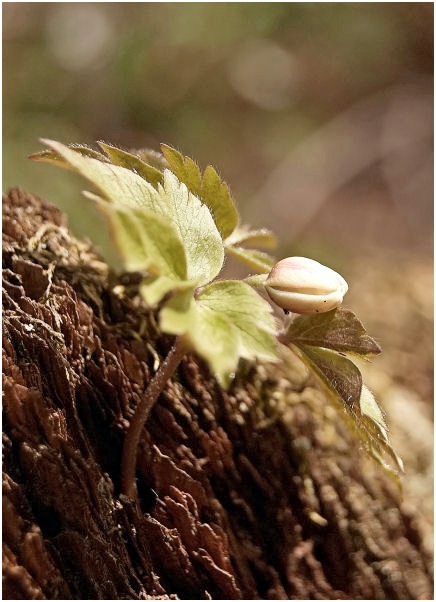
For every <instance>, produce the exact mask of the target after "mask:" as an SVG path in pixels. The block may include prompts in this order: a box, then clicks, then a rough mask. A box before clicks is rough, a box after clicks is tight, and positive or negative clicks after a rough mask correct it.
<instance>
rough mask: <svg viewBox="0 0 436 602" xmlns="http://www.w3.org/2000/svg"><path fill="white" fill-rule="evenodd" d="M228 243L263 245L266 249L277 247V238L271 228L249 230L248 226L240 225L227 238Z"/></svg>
mask: <svg viewBox="0 0 436 602" xmlns="http://www.w3.org/2000/svg"><path fill="white" fill-rule="evenodd" d="M225 242H226V245H228V246H229V247H230V246H241V245H242V246H248V247H261V248H264V249H275V248H276V247H277V239H276V237H275V236H274V234H273V233H272V232H271V230H267V229H266V228H260V229H259V230H249V229H248V228H247V227H246V226H239V227H238V228H236V230H234V231H233V232H232V234H231V235H230V236H229V237H228V238H226V241H225Z"/></svg>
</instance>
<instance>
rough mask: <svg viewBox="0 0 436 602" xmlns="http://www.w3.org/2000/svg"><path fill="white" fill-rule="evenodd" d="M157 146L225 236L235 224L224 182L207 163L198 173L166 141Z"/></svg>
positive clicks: (189, 160) (193, 163) (235, 211)
mask: <svg viewBox="0 0 436 602" xmlns="http://www.w3.org/2000/svg"><path fill="white" fill-rule="evenodd" d="M161 148H162V152H163V154H164V157H165V159H166V160H167V162H168V164H169V167H170V169H171V171H172V172H173V173H174V174H175V175H176V176H177V177H178V179H179V180H180V181H181V182H183V183H184V184H186V186H187V187H188V189H189V190H190V191H191V192H192V193H194V194H195V195H196V196H198V197H199V198H200V199H201V200H202V201H203V203H205V204H206V205H207V206H208V207H209V209H210V211H211V213H212V215H213V218H214V220H215V223H216V226H217V228H218V230H219V232H220V234H221V236H222V237H223V238H226V237H227V236H229V235H230V234H231V233H232V232H233V230H234V229H235V228H236V226H237V224H238V212H237V210H236V207H235V205H234V202H233V199H232V197H231V194H230V190H229V187H228V186H227V184H226V183H225V182H224V181H223V180H222V179H221V178H220V177H219V175H218V174H217V172H216V171H215V169H214V168H213V167H212V166H211V165H208V166H207V167H206V169H205V171H204V173H203V175H202V174H201V171H200V168H199V167H198V165H197V164H196V163H195V161H193V160H192V159H191V158H190V157H184V156H183V155H182V154H181V153H179V152H178V151H176V150H175V149H174V148H172V147H170V146H167V145H166V144H162V145H161Z"/></svg>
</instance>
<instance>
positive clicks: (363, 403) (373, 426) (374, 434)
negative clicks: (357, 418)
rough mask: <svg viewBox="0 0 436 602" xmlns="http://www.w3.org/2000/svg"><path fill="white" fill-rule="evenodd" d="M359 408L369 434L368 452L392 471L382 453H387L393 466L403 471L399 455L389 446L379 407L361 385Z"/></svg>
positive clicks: (371, 395)
mask: <svg viewBox="0 0 436 602" xmlns="http://www.w3.org/2000/svg"><path fill="white" fill-rule="evenodd" d="M360 410H361V413H362V420H363V422H364V424H365V427H366V429H367V431H368V432H369V434H370V437H371V441H370V444H372V445H370V449H369V451H370V453H371V455H372V456H373V457H374V458H375V459H376V460H378V461H379V462H380V464H382V465H383V467H384V468H385V469H386V470H388V471H390V472H392V468H391V467H390V466H389V465H388V464H387V463H386V462H385V459H384V455H385V454H387V455H388V456H390V458H391V459H392V460H393V461H394V463H395V466H396V467H397V468H398V469H399V471H400V472H404V464H403V461H402V459H401V458H400V456H399V455H398V454H397V453H396V452H395V450H394V449H393V447H392V446H391V444H390V442H389V438H388V429H387V426H386V423H385V420H384V417H383V414H382V411H381V409H380V407H379V406H378V404H377V402H376V400H375V399H374V396H373V394H372V393H371V391H370V390H369V389H368V388H367V387H366V386H365V385H363V387H362V394H361V397H360Z"/></svg>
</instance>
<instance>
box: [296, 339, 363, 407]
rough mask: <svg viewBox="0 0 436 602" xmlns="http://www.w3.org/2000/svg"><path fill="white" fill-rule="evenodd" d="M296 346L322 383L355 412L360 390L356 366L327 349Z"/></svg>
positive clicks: (359, 374) (360, 378)
mask: <svg viewBox="0 0 436 602" xmlns="http://www.w3.org/2000/svg"><path fill="white" fill-rule="evenodd" d="M298 348H299V349H300V350H301V351H302V352H303V353H304V355H305V356H306V358H308V359H309V361H310V364H311V367H312V368H313V369H314V370H315V372H316V373H317V374H318V376H319V377H320V378H321V380H322V381H323V382H324V384H325V385H327V387H328V388H329V389H330V390H331V391H332V392H333V393H334V394H335V395H336V396H337V397H339V399H340V400H341V401H342V402H343V403H344V404H345V405H346V406H347V408H348V409H349V410H350V411H351V412H353V413H354V414H356V411H357V412H358V411H359V400H360V394H361V391H362V375H361V373H360V370H359V369H358V367H357V366H356V365H355V364H353V362H352V361H351V360H349V359H348V358H346V357H344V356H343V355H341V354H339V353H335V352H334V351H330V350H329V349H321V348H320V347H313V346H311V345H301V344H299V345H298Z"/></svg>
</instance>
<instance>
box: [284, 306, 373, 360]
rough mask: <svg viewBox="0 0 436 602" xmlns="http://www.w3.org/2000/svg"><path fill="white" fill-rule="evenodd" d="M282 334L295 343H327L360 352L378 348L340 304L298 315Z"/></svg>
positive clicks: (361, 326) (355, 352)
mask: <svg viewBox="0 0 436 602" xmlns="http://www.w3.org/2000/svg"><path fill="white" fill-rule="evenodd" d="M284 336H285V337H286V338H287V339H288V340H289V341H291V342H293V343H296V344H298V345H312V346H315V347H326V348H327V349H335V350H337V351H345V352H348V353H354V354H357V355H359V356H371V355H376V354H378V353H380V352H381V349H380V346H379V345H378V344H377V343H376V342H375V341H374V339H373V338H371V337H370V336H369V335H368V334H367V333H366V330H365V328H364V326H363V324H362V322H361V321H360V320H359V318H357V316H356V315H355V314H354V313H353V312H352V311H350V310H348V309H343V308H342V307H338V308H337V309H333V310H331V311H328V312H325V313H319V314H312V315H307V316H297V317H296V318H294V320H293V321H292V322H291V324H290V326H289V328H288V330H287V332H286V334H285V335H284Z"/></svg>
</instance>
